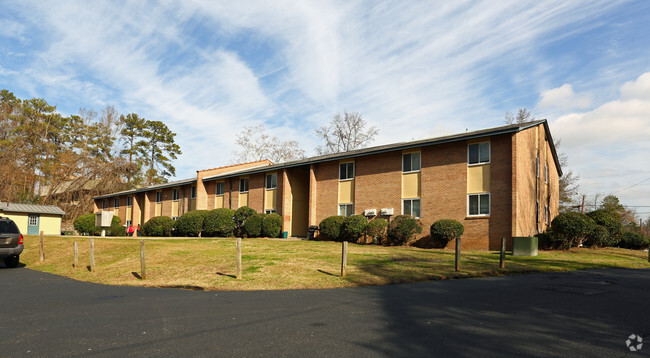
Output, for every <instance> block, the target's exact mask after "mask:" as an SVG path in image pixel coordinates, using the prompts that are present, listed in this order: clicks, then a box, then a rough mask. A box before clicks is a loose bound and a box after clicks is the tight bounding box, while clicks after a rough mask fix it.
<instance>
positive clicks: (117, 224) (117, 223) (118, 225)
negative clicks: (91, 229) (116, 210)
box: [98, 216, 126, 236]
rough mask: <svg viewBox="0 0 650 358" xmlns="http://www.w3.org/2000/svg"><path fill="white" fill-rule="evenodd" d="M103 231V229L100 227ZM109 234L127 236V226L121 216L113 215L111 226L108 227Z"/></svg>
mask: <svg viewBox="0 0 650 358" xmlns="http://www.w3.org/2000/svg"><path fill="white" fill-rule="evenodd" d="M98 229H99V232H100V233H101V231H102V229H101V228H98ZM106 235H107V236H126V227H125V226H123V225H122V220H120V218H119V217H117V216H113V219H111V226H110V227H108V228H107V229H106Z"/></svg>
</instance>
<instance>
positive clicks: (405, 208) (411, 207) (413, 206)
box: [402, 199, 420, 218]
mask: <svg viewBox="0 0 650 358" xmlns="http://www.w3.org/2000/svg"><path fill="white" fill-rule="evenodd" d="M402 215H411V216H412V217H414V218H419V217H420V199H404V200H402Z"/></svg>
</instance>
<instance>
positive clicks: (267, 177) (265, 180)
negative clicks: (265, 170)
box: [264, 173, 278, 190]
mask: <svg viewBox="0 0 650 358" xmlns="http://www.w3.org/2000/svg"><path fill="white" fill-rule="evenodd" d="M273 177H275V185H273V179H271V186H269V178H273ZM264 187H265V188H266V190H273V189H277V188H278V173H271V174H266V177H265V178H264Z"/></svg>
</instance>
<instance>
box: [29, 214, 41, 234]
mask: <svg viewBox="0 0 650 358" xmlns="http://www.w3.org/2000/svg"><path fill="white" fill-rule="evenodd" d="M39 221H40V217H39V215H38V214H29V216H28V217H27V235H38V224H39Z"/></svg>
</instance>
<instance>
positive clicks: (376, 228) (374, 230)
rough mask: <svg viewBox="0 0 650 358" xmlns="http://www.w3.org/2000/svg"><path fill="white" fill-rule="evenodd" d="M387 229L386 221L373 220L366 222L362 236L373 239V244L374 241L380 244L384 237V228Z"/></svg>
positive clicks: (380, 219)
mask: <svg viewBox="0 0 650 358" xmlns="http://www.w3.org/2000/svg"><path fill="white" fill-rule="evenodd" d="M387 227H388V221H386V219H382V218H374V219H372V220H370V221H369V222H368V225H366V229H365V230H364V232H363V233H364V234H365V235H366V236H368V237H371V238H372V239H373V242H374V241H375V240H376V241H378V242H381V241H382V239H383V238H384V237H385V236H386V228H387Z"/></svg>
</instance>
